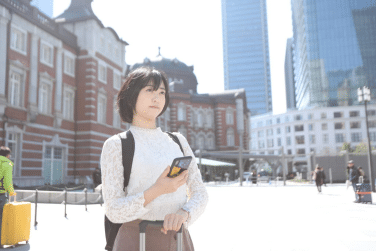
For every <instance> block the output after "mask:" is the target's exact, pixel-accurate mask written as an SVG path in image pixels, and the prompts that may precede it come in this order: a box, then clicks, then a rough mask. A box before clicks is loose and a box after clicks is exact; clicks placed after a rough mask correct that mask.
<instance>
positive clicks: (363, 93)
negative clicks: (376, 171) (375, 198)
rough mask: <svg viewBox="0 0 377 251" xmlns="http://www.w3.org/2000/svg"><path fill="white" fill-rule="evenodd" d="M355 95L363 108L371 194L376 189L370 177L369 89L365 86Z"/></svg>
mask: <svg viewBox="0 0 377 251" xmlns="http://www.w3.org/2000/svg"><path fill="white" fill-rule="evenodd" d="M357 95H358V101H359V102H360V103H361V102H364V108H365V123H366V128H367V139H368V144H367V146H368V165H369V177H370V179H369V183H370V187H371V188H372V191H373V192H376V187H375V184H374V179H373V176H372V173H373V172H372V156H371V151H370V139H369V128H368V113H367V102H369V101H370V89H369V88H368V87H366V86H363V88H362V89H361V88H357Z"/></svg>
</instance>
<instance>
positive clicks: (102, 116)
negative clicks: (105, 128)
mask: <svg viewBox="0 0 377 251" xmlns="http://www.w3.org/2000/svg"><path fill="white" fill-rule="evenodd" d="M101 101H104V104H103V105H100V102H101ZM106 104H107V96H106V94H104V93H98V100H97V122H98V123H100V124H106ZM101 109H102V111H101ZM102 113H103V114H102Z"/></svg>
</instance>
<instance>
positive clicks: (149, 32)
mask: <svg viewBox="0 0 377 251" xmlns="http://www.w3.org/2000/svg"><path fill="white" fill-rule="evenodd" d="M69 4H70V0H54V9H53V16H54V17H55V16H57V15H59V14H61V13H62V12H63V11H64V10H65V9H66V8H68V6H69ZM92 8H93V11H94V12H95V14H96V15H97V17H98V18H99V19H100V20H101V21H102V23H103V24H104V25H105V26H106V27H112V28H113V29H115V31H116V32H117V33H118V35H119V36H120V37H121V38H122V39H123V40H125V41H127V42H128V43H129V44H130V45H129V46H127V47H126V63H127V64H134V63H136V62H141V61H142V60H143V59H144V58H145V57H149V58H153V57H155V56H157V54H158V47H159V46H160V47H161V54H162V55H163V56H164V57H167V58H177V59H178V60H180V61H182V62H184V63H186V64H187V65H193V66H194V73H195V75H196V77H197V79H198V83H199V85H198V92H199V93H214V92H221V91H223V90H224V79H223V76H224V74H223V54H222V26H221V0H205V1H203V0H191V1H183V0H159V1H155V0H137V1H128V0H127V1H119V0H106V1H104V0H102V1H101V0H94V1H93V3H92ZM267 16H268V29H269V45H270V64H271V85H272V101H273V111H274V113H275V114H276V113H283V112H285V110H286V104H285V79H284V58H285V46H286V40H287V38H289V37H292V21H291V10H290V0H267Z"/></svg>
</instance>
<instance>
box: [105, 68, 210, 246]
mask: <svg viewBox="0 0 377 251" xmlns="http://www.w3.org/2000/svg"><path fill="white" fill-rule="evenodd" d="M168 104H169V85H168V82H167V80H166V77H165V74H164V73H162V72H159V71H157V70H155V69H153V68H148V67H141V68H138V69H136V70H134V71H133V72H131V73H130V74H129V75H128V76H127V78H126V80H125V82H124V84H123V85H122V87H121V89H120V91H119V92H118V97H117V105H118V111H119V114H120V117H121V119H122V121H124V122H127V123H130V124H131V127H130V129H129V130H130V131H131V132H132V135H133V137H134V140H135V151H134V157H133V162H132V172H131V175H130V180H129V183H128V186H127V188H126V190H125V191H123V181H124V175H123V165H122V150H121V149H122V146H121V140H120V138H119V136H118V135H114V136H112V137H110V138H109V139H107V140H106V141H105V143H104V145H103V148H102V154H101V169H102V189H103V190H102V191H103V198H104V208H105V213H106V216H107V218H108V219H109V220H110V221H111V222H113V223H121V224H122V226H121V227H120V228H119V231H118V234H117V236H116V239H115V242H114V246H113V251H120V250H122V251H136V250H139V227H138V225H139V223H140V221H141V220H152V221H156V220H162V221H164V224H163V227H162V228H160V227H155V226H150V227H148V228H147V232H146V250H174V248H176V245H177V244H176V240H175V238H176V235H175V234H176V232H175V231H177V230H179V229H180V228H181V226H182V225H183V229H182V240H183V242H182V243H183V248H184V250H186V251H191V250H194V247H193V243H192V240H191V237H190V234H189V231H188V229H187V226H190V225H191V224H193V223H194V222H195V221H196V220H197V219H198V217H199V216H200V215H201V214H202V213H203V212H204V209H205V207H206V205H207V202H208V193H207V190H206V187H205V186H204V184H203V181H202V179H201V175H200V171H199V169H198V165H197V163H196V160H195V155H194V154H193V152H192V150H191V148H190V146H189V144H188V142H187V140H186V138H185V137H184V136H183V135H182V134H180V133H174V135H176V136H177V137H178V139H179V141H180V143H181V145H182V148H183V150H184V153H185V154H184V155H185V156H192V157H193V158H192V161H191V163H190V166H189V168H188V170H186V171H184V172H182V173H181V174H180V175H179V176H178V177H175V178H169V177H167V174H168V172H169V168H170V166H169V165H171V163H172V161H173V159H174V158H176V157H182V152H181V150H180V147H179V145H178V144H176V143H175V142H174V141H173V140H172V139H171V138H170V137H169V136H168V135H167V134H166V133H164V132H163V131H162V130H161V128H160V127H156V118H157V117H158V116H161V115H162V114H163V113H164V112H165V110H166V109H167V107H168ZM120 135H121V136H122V137H123V138H125V137H126V132H123V133H121V134H120Z"/></svg>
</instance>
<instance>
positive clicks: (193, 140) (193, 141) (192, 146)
mask: <svg viewBox="0 0 377 251" xmlns="http://www.w3.org/2000/svg"><path fill="white" fill-rule="evenodd" d="M190 145H191V148H195V137H194V136H191V144H190Z"/></svg>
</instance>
